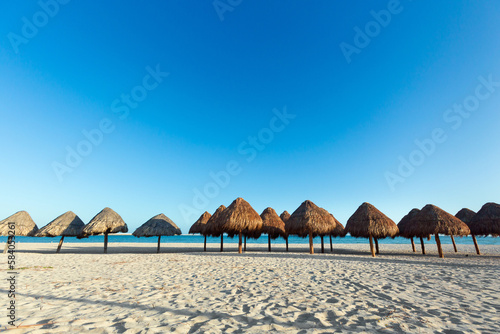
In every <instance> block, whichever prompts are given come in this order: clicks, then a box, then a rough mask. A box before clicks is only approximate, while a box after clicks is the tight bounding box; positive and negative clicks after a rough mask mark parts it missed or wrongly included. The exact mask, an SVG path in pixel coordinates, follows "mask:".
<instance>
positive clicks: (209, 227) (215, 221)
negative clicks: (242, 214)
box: [203, 205, 226, 237]
mask: <svg viewBox="0 0 500 334" xmlns="http://www.w3.org/2000/svg"><path fill="white" fill-rule="evenodd" d="M224 210H226V207H225V206H224V205H221V206H219V207H218V208H217V210H215V212H214V214H213V215H212V217H210V218H209V219H208V221H207V224H206V225H205V229H204V230H203V235H208V236H212V237H218V236H220V235H221V234H222V233H224V232H223V231H222V228H221V223H220V222H219V218H220V216H221V215H222V212H223V211H224Z"/></svg>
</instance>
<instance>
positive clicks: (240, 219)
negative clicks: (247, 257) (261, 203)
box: [219, 197, 262, 253]
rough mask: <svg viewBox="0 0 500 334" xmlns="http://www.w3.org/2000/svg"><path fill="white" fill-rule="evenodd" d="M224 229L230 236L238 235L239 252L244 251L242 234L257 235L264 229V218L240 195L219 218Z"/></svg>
mask: <svg viewBox="0 0 500 334" xmlns="http://www.w3.org/2000/svg"><path fill="white" fill-rule="evenodd" d="M219 221H220V223H221V224H222V225H221V229H222V231H224V232H226V233H227V234H228V235H229V236H233V235H238V236H239V242H238V253H242V236H243V234H246V235H249V236H256V235H257V234H260V230H261V229H262V218H260V216H259V214H258V213H257V211H255V210H254V209H253V208H252V206H251V205H250V204H248V202H247V201H245V200H244V199H243V198H241V197H238V198H237V199H235V200H234V201H233V203H231V205H230V206H228V207H227V208H226V209H225V210H224V211H223V212H222V214H221V216H220V218H219Z"/></svg>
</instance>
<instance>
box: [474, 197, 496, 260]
mask: <svg viewBox="0 0 500 334" xmlns="http://www.w3.org/2000/svg"><path fill="white" fill-rule="evenodd" d="M468 225H469V227H470V230H471V233H472V234H473V235H481V236H486V235H492V236H494V237H498V236H499V235H500V204H497V203H486V204H485V205H483V207H482V208H481V210H479V211H478V212H477V213H476V214H475V215H474V217H473V218H472V220H471V221H470V223H469V224H468ZM478 254H479V253H478Z"/></svg>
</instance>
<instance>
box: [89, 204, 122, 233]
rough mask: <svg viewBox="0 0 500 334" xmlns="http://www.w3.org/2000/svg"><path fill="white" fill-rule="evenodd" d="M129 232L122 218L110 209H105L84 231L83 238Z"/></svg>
mask: <svg viewBox="0 0 500 334" xmlns="http://www.w3.org/2000/svg"><path fill="white" fill-rule="evenodd" d="M106 232H107V233H118V232H124V233H126V232H128V227H127V224H125V222H124V221H123V219H122V217H120V215H119V214H117V213H116V212H115V211H113V210H112V209H110V208H104V209H103V210H102V211H101V212H99V213H98V214H97V215H96V216H95V217H94V218H92V220H91V221H90V222H89V223H88V224H87V225H85V227H84V228H83V230H82V235H83V236H89V235H96V234H103V233H106Z"/></svg>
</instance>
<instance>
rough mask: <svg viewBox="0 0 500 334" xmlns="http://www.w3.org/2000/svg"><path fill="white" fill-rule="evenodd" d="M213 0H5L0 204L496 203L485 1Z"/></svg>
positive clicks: (493, 19)
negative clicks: (239, 201) (72, 154)
mask: <svg viewBox="0 0 500 334" xmlns="http://www.w3.org/2000/svg"><path fill="white" fill-rule="evenodd" d="M230 3H232V4H233V5H231V4H230ZM55 4H56V5H55ZM215 4H216V6H214V2H213V1H149V2H147V3H145V4H144V3H138V2H132V1H109V2H106V3H99V4H98V3H88V2H84V1H62V0H61V3H60V2H55V0H42V1H41V2H35V1H32V2H23V3H18V2H16V3H14V2H12V3H5V4H2V10H1V11H0V99H1V102H2V103H1V104H0V116H1V120H2V121H1V122H0V140H1V150H2V151H1V152H2V163H1V164H0V175H1V178H0V186H1V188H2V190H3V191H2V192H0V203H1V205H0V218H1V219H3V218H4V217H7V216H9V215H10V214H12V213H14V212H16V211H18V210H27V211H28V212H29V213H30V214H31V215H32V217H33V218H34V220H35V222H36V223H37V224H38V225H39V226H40V227H41V226H44V225H45V224H47V223H48V222H49V221H50V220H52V219H53V218H55V217H56V216H58V215H59V214H61V213H63V212H65V211H67V210H72V211H74V212H75V213H77V214H78V215H79V216H80V217H81V218H82V220H84V221H85V222H88V221H89V220H90V219H91V218H92V217H93V216H94V215H95V214H96V213H97V212H99V211H100V210H101V209H102V208H104V207H106V206H109V207H111V208H113V209H114V210H115V211H117V212H118V213H119V214H121V215H122V217H123V218H124V220H125V222H126V223H127V224H128V225H129V229H130V230H131V231H133V230H134V229H135V228H137V227H138V226H140V225H141V224H142V223H144V222H145V221H146V220H148V219H149V218H151V217H152V216H154V215H156V214H158V213H160V212H163V213H165V214H166V215H167V216H169V217H170V218H171V219H172V220H173V221H174V222H176V223H177V224H178V225H179V226H180V227H181V229H182V230H183V232H185V233H186V232H187V230H188V228H189V226H190V225H191V224H192V223H193V222H194V221H195V220H196V219H197V218H198V216H199V215H200V214H201V213H202V212H203V211H205V210H207V211H209V212H211V213H212V212H213V211H215V209H216V208H217V207H218V206H219V205H220V204H224V205H226V206H227V205H229V204H230V203H231V202H232V201H233V200H234V199H235V198H236V197H243V198H245V199H246V200H247V201H248V202H249V203H250V204H251V205H252V206H253V207H254V208H255V209H256V210H257V211H258V212H259V213H260V212H262V211H263V210H264V208H266V207H267V206H271V207H273V208H274V209H275V210H276V211H278V212H279V213H280V212H282V211H283V210H288V211H289V212H290V213H291V212H293V211H294V210H295V209H296V208H297V207H298V206H299V205H300V203H301V202H302V201H304V200H306V199H310V200H312V201H313V202H315V203H316V204H317V205H319V206H321V207H324V208H325V209H327V210H329V211H330V212H332V213H333V214H334V215H335V216H336V217H337V219H339V220H340V221H341V222H342V223H343V224H345V223H346V221H347V219H348V218H349V216H350V215H351V214H352V213H353V212H354V211H355V210H356V208H357V207H358V206H359V205H360V204H361V203H362V202H365V201H367V202H370V203H372V204H374V205H375V206H376V207H378V208H379V209H380V210H381V211H383V212H384V213H386V214H387V215H388V216H389V217H391V218H392V219H393V220H395V221H396V222H398V221H399V220H400V219H401V218H402V217H403V216H404V215H405V214H406V213H407V212H408V211H410V210H411V209H412V208H414V207H422V206H424V205H425V204H427V203H432V204H435V205H438V206H440V207H442V208H443V209H445V210H447V211H449V212H451V213H453V214H454V213H456V212H457V211H458V210H459V209H460V208H462V207H469V208H471V209H473V210H476V211H477V210H479V208H480V207H481V205H482V204H484V203H485V202H489V201H493V202H500V198H499V194H500V192H499V191H498V189H499V188H500V177H499V176H498V166H499V165H500V154H499V153H500V152H499V148H500V131H498V128H499V125H500V113H499V111H500V84H499V82H500V44H499V43H498V40H499V37H500V35H499V34H500V23H499V22H498V17H500V3H499V2H497V1H477V2H475V1H451V0H450V1H440V2H439V3H435V2H431V1H409V0H406V1H403V0H402V1H400V2H398V1H394V0H391V1H357V2H355V3H351V2H349V3H347V2H346V3H341V2H338V1H314V2H307V1H288V2H287V3H286V5H284V4H283V2H281V1H279V2H278V1H244V0H243V1H240V2H238V1H231V2H228V1H226V0H221V1H219V2H215ZM44 8H45V9H44ZM221 18H222V20H221ZM377 19H378V21H377ZM30 29H31V30H30ZM359 31H361V33H359ZM346 45H348V50H356V52H351V53H349V52H348V53H347V57H346V52H345V48H346ZM342 46H343V47H342ZM343 50H344V51H343ZM154 72H156V78H157V79H156V80H155V76H154V75H151V73H154ZM158 73H160V74H158ZM166 73H168V75H167V74H166ZM145 85H146V86H148V89H146V88H145ZM153 86H154V87H153ZM127 96H128V99H129V100H130V101H129V102H128V103H129V106H127V102H126V100H124V99H126V98H127ZM454 105H456V106H458V107H456V108H462V111H461V113H459V112H457V110H459V109H453V108H454ZM131 106H133V107H131ZM119 108H122V109H119ZM464 108H468V109H464ZM468 110H470V111H468ZM125 111H126V113H127V114H126V117H124V116H125ZM283 114H287V115H289V116H288V118H286V117H285V118H284V121H283V119H282V118H283ZM277 115H281V117H282V118H279V117H278V116H277ZM120 116H121V117H120ZM102 122H104V124H105V125H106V126H105V127H104V128H105V129H106V130H107V133H104V132H103V131H102V129H100V124H102ZM96 131H99V132H100V133H101V134H102V136H101V135H100V134H99V133H98V132H96ZM436 131H437V133H438V135H437V136H435V137H434V138H433V132H434V133H436ZM84 132H87V133H93V134H94V135H95V137H93V138H94V143H92V142H90V141H89V140H88V138H87V137H86V136H85V134H84ZM259 135H260V137H259ZM252 138H253V139H252ZM252 140H253V141H252ZM416 141H417V142H419V143H423V144H421V146H422V145H424V146H423V148H421V147H419V146H418V145H417V144H416ZM252 143H253V144H252ZM425 145H427V146H425ZM79 149H80V151H81V152H83V153H85V155H83V154H82V155H81V156H80V158H76V160H75V158H74V157H73V159H74V160H70V162H71V161H72V166H70V165H69V164H68V161H67V159H68V154H69V153H68V152H70V151H74V152H76V154H79V153H78V150H79ZM252 152H253V153H252ZM250 158H252V159H250ZM249 160H250V161H249ZM75 161H76V162H75ZM402 161H403V162H402ZM228 163H229V164H230V165H231V164H232V166H231V168H232V171H233V173H232V174H229V173H228V174H225V173H226V172H225V171H226V170H227V165H228ZM211 173H215V174H217V173H218V174H219V175H222V174H224V175H226V177H223V178H222V179H221V182H220V183H219V184H217V183H215V182H214V181H213V179H212V177H211V176H210V175H211ZM227 175H229V177H227ZM222 181H223V182H222ZM196 194H198V195H196ZM200 194H201V195H200ZM197 196H198V197H197Z"/></svg>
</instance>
